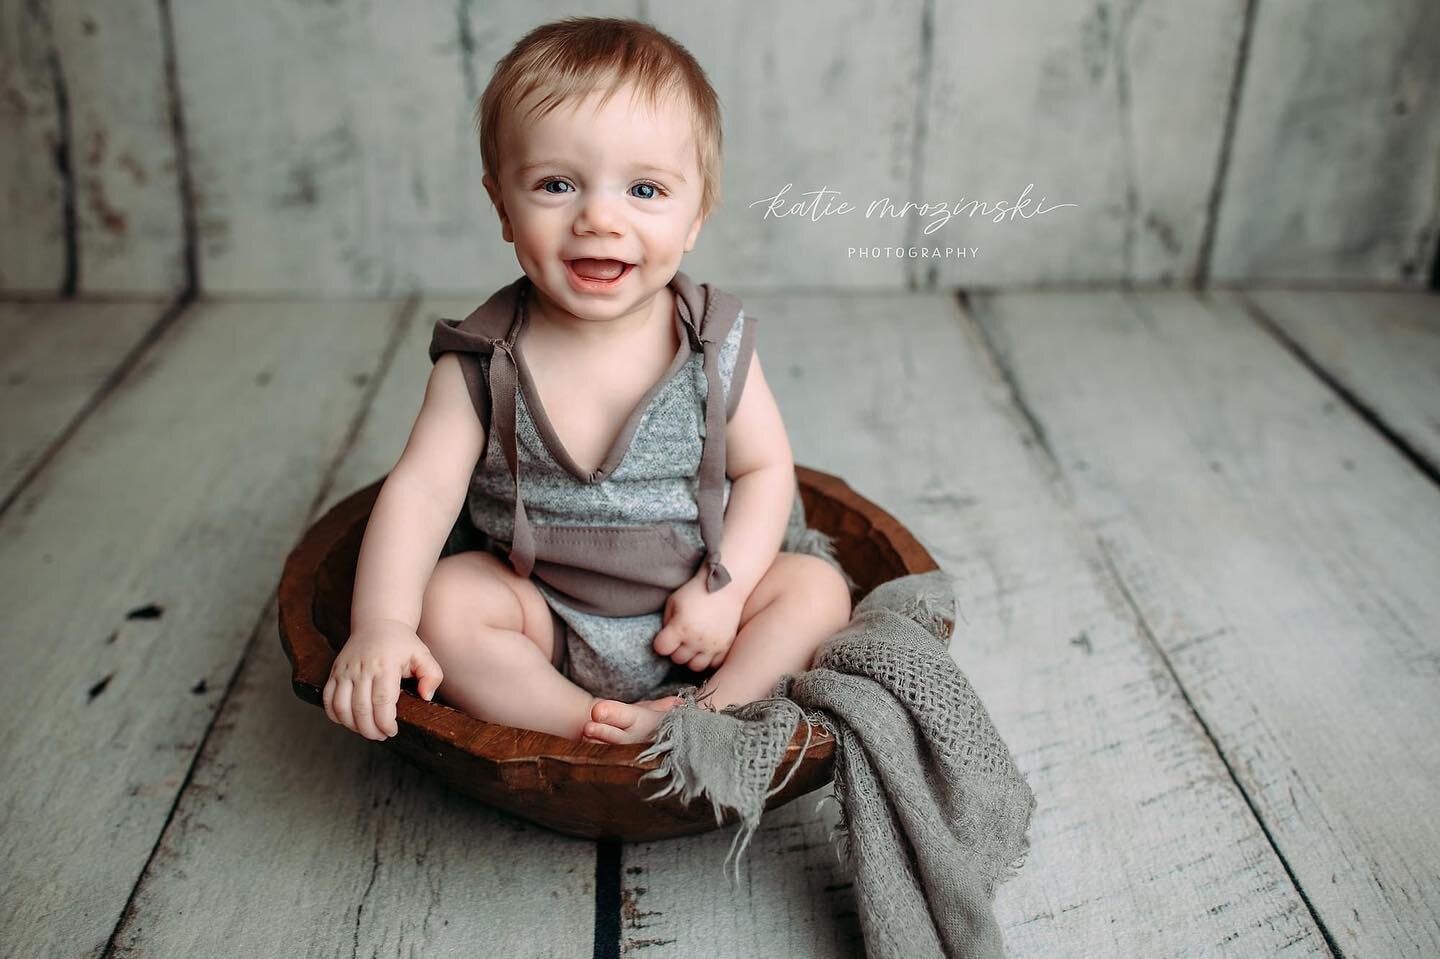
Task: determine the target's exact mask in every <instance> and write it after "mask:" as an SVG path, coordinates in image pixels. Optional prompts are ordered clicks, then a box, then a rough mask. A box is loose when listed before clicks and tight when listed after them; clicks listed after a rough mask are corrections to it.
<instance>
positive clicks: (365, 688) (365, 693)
mask: <svg viewBox="0 0 1440 959" xmlns="http://www.w3.org/2000/svg"><path fill="white" fill-rule="evenodd" d="M374 684H375V677H374V676H372V675H370V674H369V673H366V674H365V675H363V676H361V677H360V678H359V679H357V680H356V681H355V698H354V699H353V700H352V701H351V704H350V708H351V710H352V711H353V712H354V714H355V731H356V732H357V733H359V734H360V735H362V736H364V737H365V738H366V739H384V738H385V737H384V736H383V735H381V733H380V730H379V729H377V728H376V726H375V698H374V693H373V691H372V688H373V686H374Z"/></svg>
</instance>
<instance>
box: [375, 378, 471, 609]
mask: <svg viewBox="0 0 1440 959" xmlns="http://www.w3.org/2000/svg"><path fill="white" fill-rule="evenodd" d="M484 446H485V428H484V427H483V426H482V425H481V423H480V418H479V417H478V416H477V415H476V414H475V407H474V406H473V405H472V403H471V400H470V394H469V391H468V390H467V389H466V386H465V377H464V375H463V374H462V373H461V371H460V360H459V357H457V356H456V355H455V354H454V353H445V354H442V355H441V356H440V358H439V359H438V360H436V361H435V367H434V369H432V370H431V372H430V381H429V383H428V384H427V386H426V388H425V400H424V402H423V403H422V404H421V407H420V413H419V415H418V416H417V417H416V418H415V425H414V427H413V428H412V429H411V431H410V438H409V440H408V441H407V442H406V444H405V449H404V451H403V452H402V453H401V454H400V459H399V461H398V462H397V463H396V464H395V468H394V469H393V470H391V471H390V475H389V476H388V477H387V478H386V479H385V483H384V485H383V486H382V487H381V489H380V495H379V496H378V497H377V498H376V500H375V506H374V508H373V510H372V511H371V513H370V521H369V523H368V524H367V525H366V527H365V537H364V539H363V540H362V542H361V544H360V557H359V560H358V562H357V565H356V569H355V595H354V601H353V603H352V605H351V608H350V630H351V632H352V633H354V632H358V631H359V630H360V629H361V628H362V627H363V626H364V625H365V624H366V623H369V622H374V621H377V620H390V621H393V622H398V623H402V624H404V625H405V626H406V627H408V628H409V629H410V630H412V631H413V630H414V629H415V628H416V627H417V626H418V625H419V622H420V609H421V604H422V602H423V600H424V596H425V587H426V585H427V584H428V583H429V581H430V574H431V573H432V572H434V569H435V563H436V561H437V559H438V558H439V555H440V548H441V547H442V546H443V545H444V543H445V538H446V537H447V536H448V535H449V533H450V528H451V526H452V525H453V524H454V522H455V518H456V517H457V516H459V514H460V508H461V505H462V504H463V502H464V499H465V493H466V490H467V489H468V488H469V485H470V477H471V474H472V472H473V471H474V469H475V463H476V462H477V461H478V460H479V458H480V453H481V451H482V450H483V449H484Z"/></svg>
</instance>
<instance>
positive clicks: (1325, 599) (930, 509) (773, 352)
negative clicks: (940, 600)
mask: <svg viewBox="0 0 1440 959" xmlns="http://www.w3.org/2000/svg"><path fill="white" fill-rule="evenodd" d="M741 292H742V295H743V291H741ZM744 299H745V302H746V304H747V311H748V312H750V313H751V314H752V315H754V316H756V317H757V318H758V321H759V330H760V332H759V339H758V340H757V344H758V346H759V349H760V350H761V355H762V356H763V357H764V362H765V369H766V374H767V379H768V380H769V381H770V383H771V385H772V388H773V389H774V390H775V392H776V395H777V397H778V398H779V400H780V403H781V408H782V411H783V412H784V414H785V417H786V422H787V425H788V427H789V430H790V434H791V440H792V444H793V446H794V449H795V453H796V458H797V461H799V462H801V463H804V464H806V465H811V466H815V467H818V468H820V469H824V470H826V471H828V472H832V473H836V474H838V475H841V476H843V477H845V478H846V479H847V480H848V481H849V482H850V483H851V485H852V486H854V487H855V488H856V489H858V490H859V491H860V492H861V493H863V494H864V495H866V496H868V497H870V498H871V499H873V500H875V501H876V502H878V503H880V504H882V505H883V506H885V507H886V508H887V509H889V510H890V511H891V512H893V513H894V514H895V515H896V516H897V517H899V519H900V520H901V521H902V522H904V523H905V524H906V525H908V526H909V527H910V528H911V529H912V530H914V531H915V532H916V533H917V535H919V536H920V538H921V539H922V541H923V542H924V543H925V544H926V545H927V547H928V548H929V549H930V550H931V551H932V552H933V553H934V554H935V555H936V557H937V559H938V560H939V561H940V563H941V564H942V565H943V566H945V567H946V568H947V569H949V570H951V571H952V572H953V573H955V575H956V577H957V580H958V583H959V587H960V600H961V605H962V613H963V618H962V621H961V622H960V623H959V624H957V629H956V633H955V637H954V639H953V641H952V646H951V651H952V655H954V656H955V658H956V660H957V662H959V664H960V666H961V668H962V669H964V670H965V672H966V673H967V675H968V676H969V677H970V678H971V680H972V682H973V683H974V684H975V686H976V688H977V689H978V690H979V691H980V693H981V695H982V697H983V698H984V699H985V701H986V703H987V705H988V706H989V708H990V711H991V714H992V716H993V717H994V718H995V721H996V723H997V725H998V726H999V728H1000V730H1001V733H1002V734H1003V735H1004V736H1005V738H1006V740H1007V741H1008V742H1009V743H1010V745H1011V747H1012V748H1013V749H1014V751H1015V753H1016V756H1017V759H1018V760H1019V762H1020V765H1021V767H1022V769H1023V770H1024V771H1025V773H1026V775H1027V777H1028V778H1029V780H1030V782H1031V785H1032V786H1033V787H1034V788H1035V791H1036V794H1037V800H1038V804H1039V805H1038V808H1037V812H1036V817H1035V820H1034V824H1033V826H1032V831H1031V839H1032V843H1033V849H1032V853H1031V856H1030V859H1029V862H1028V863H1027V865H1026V867H1025V869H1024V870H1023V871H1022V872H1021V874H1020V876H1019V878H1017V879H1015V880H1014V881H1012V882H1011V883H1009V884H1007V885H1005V886H1002V887H1001V891H1000V896H999V899H998V900H997V911H998V914H999V916H1000V919H1001V923H1002V926H1003V927H1004V929H1005V931H1006V937H1007V942H1008V944H1009V947H1010V950H1011V954H1013V955H1015V956H1037V957H1040V956H1043V957H1057V956H1064V957H1068V956H1076V957H1080V956H1085V957H1089V956H1117V957H1132V956H1147V957H1149V956H1180V955H1186V956H1192V955H1206V956H1209V955H1232V956H1237V957H1249V956H1262V955H1264V956H1268V955H1275V954H1277V953H1281V952H1283V953H1284V954H1285V955H1315V956H1346V957H1351V956H1353V957H1370V956H1428V955H1436V954H1440V923H1437V920H1436V916H1437V915H1440V877H1437V875H1436V871H1435V868H1434V864H1435V863H1436V862H1437V861H1440V826H1437V825H1436V820H1435V817H1434V816H1433V815H1429V813H1431V812H1432V811H1433V810H1434V808H1435V806H1436V804H1435V801H1434V799H1433V794H1434V793H1435V788H1436V784H1437V782H1440V748H1437V745H1436V744H1437V743H1440V705H1437V704H1440V695H1437V693H1440V589H1437V588H1436V586H1435V584H1436V583H1440V489H1437V488H1436V486H1437V480H1436V478H1437V475H1440V474H1437V457H1440V390H1437V389H1436V386H1437V385H1440V297H1436V296H1433V295H1425V294H1398V293H1357V292H1346V293H1327V292H1320V291H1306V292H1303V293H1302V292H1295V291H1284V290H1268V291H1249V292H1240V291H1213V292H1209V293H1201V294H1198V295H1197V294H1191V293H1184V292H1166V293H1120V292H1095V291H1090V292H1083V293H1081V292H1073V293H1071V292H1046V293H1023V294H1022V293H1014V294H989V295H985V296H980V295H976V296H974V297H971V298H965V297H953V296H937V295H881V294H866V295H859V296H854V295H845V296H824V295H794V296H784V295H765V296H760V295H755V296H744ZM473 305H474V302H470V301H426V300H420V301H418V302H414V301H412V302H404V303H401V302H348V303H340V302H294V303H287V302H274V301H243V302H240V301H237V302H218V303H216V302H203V303H198V304H191V305H189V306H188V307H186V308H184V309H183V310H180V311H178V312H176V311H170V310H167V306H166V304H164V303H160V302H153V303H149V302H144V301H134V302H127V303H123V304H42V305H36V304H18V303H16V304H0V333H4V334H5V339H6V342H7V346H8V347H9V349H8V351H7V354H6V356H5V357H4V359H3V360H0V390H3V393H0V396H3V397H4V399H5V401H6V402H5V403H4V406H3V407H0V429H3V431H4V432H3V436H4V440H5V442H4V445H3V447H0V574H3V576H0V610H3V611H4V612H3V614H0V615H3V623H4V629H3V632H0V653H3V655H4V657H5V661H6V664H7V668H6V670H4V671H3V673H0V695H3V696H4V701H5V702H6V704H7V707H8V708H7V709H6V711H5V715H4V718H3V720H0V724H3V725H0V732H3V734H4V735H3V745H0V784H3V785H0V789H3V791H4V805H3V808H4V810H5V813H4V820H3V843H4V845H3V851H4V860H3V861H4V862H5V863H6V869H5V870H4V871H3V873H0V902H3V903H4V905H5V907H6V908H5V909H4V910H3V911H0V942H4V943H5V944H6V945H5V948H4V950H3V951H4V952H5V953H6V954H14V955H25V956H32V955H33V956H43V955H56V956H122V955H123V956H132V955H133V956H172V955H196V956H200V955H217V956H219V955H225V956H229V955H237V956H238V955H244V956H268V955H287V956H289V955H295V956H300V955H304V956H331V955H336V956H340V955H344V956H351V955H358V954H366V955H370V954H375V955H381V954H384V955H391V954H395V955H412V954H414V955H425V956H450V955H455V956H460V955H504V956H507V957H509V956H582V955H595V956H619V955H630V956H640V955H644V956H652V957H666V956H679V955H682V954H690V955H697V954H698V955H706V956H816V957H820V956H859V955H863V944H862V939H861V935H860V929H859V926H858V922H857V919H856V916H855V904H854V901H853V897H852V893H851V889H850V886H849V884H848V883H847V882H846V880H845V878H844V876H843V874H842V873H841V871H840V869H839V867H838V866H837V864H836V861H835V856H834V854H833V852H832V850H831V848H830V846H829V844H828V841H827V838H826V837H827V832H828V829H829V827H830V826H831V825H832V824H833V822H834V819H835V816H836V813H835V811H834V808H833V804H831V803H826V804H824V805H823V806H822V807H820V808H819V809H818V810H817V809H816V804H817V801H818V800H819V799H820V798H821V797H823V796H825V795H828V792H829V791H828V789H827V790H820V791H816V792H814V793H812V794H810V795H809V796H806V797H802V798H801V799H799V800H797V801H795V802H794V803H791V804H790V805H788V806H786V807H784V808H783V809H780V810H777V811H775V812H773V813H771V814H769V815H767V817H766V819H765V822H764V824H763V825H762V827H761V831H760V832H759V833H758V834H757V836H756V838H755V840H754V841H753V842H752V843H751V845H750V847H749V849H748V850H747V853H746V858H745V860H744V861H743V862H742V863H741V870H740V871H741V877H742V880H743V882H742V885H741V887H740V888H739V889H737V890H732V889H731V888H730V887H729V885H728V883H727V882H726V880H725V879H724V878H722V876H721V874H720V863H721V860H722V859H723V858H724V855H725V852H726V850H727V849H728V847H729V844H730V840H731V837H732V832H733V827H730V828H727V829H726V830H723V831H720V832H715V833H710V834H707V835H704V836H697V837H690V838H686V839H680V840H672V841H667V842H660V843H646V844H633V845H624V846H620V845H618V844H606V843H602V844H595V843H589V842H584V841H580V840H575V839H572V838H570V837H566V836H559V835H555V834H552V833H549V832H547V831H545V830H543V829H540V828H538V827H534V826H531V825H530V824H528V823H525V822H523V821H519V820H516V819H513V818H511V817H508V816H505V815H504V814H501V813H497V812H494V811H493V810H490V809H488V808H487V807H484V806H482V805H480V804H477V803H474V802H471V801H469V800H468V799H465V798H464V797H459V796H456V795H452V794H451V793H449V792H447V791H446V790H444V789H442V788H440V787H438V786H436V785H435V784H434V783H433V782H431V781H430V780H429V779H428V778H426V777H424V776H422V775H421V774H419V773H418V772H417V771H415V770H413V769H411V768H410V767H409V766H407V765H406V764H405V763H403V762H401V761H400V760H398V759H396V758H395V757H393V756H392V755H391V754H390V752H388V751H387V750H386V749H385V748H384V747H382V746H380V745H379V744H376V743H370V742H368V741H365V740H363V739H361V738H360V737H358V736H356V735H354V734H352V733H349V732H348V731H345V730H342V729H340V728H339V727H337V726H334V725H333V724H331V723H330V722H329V721H328V720H327V719H326V718H325V716H324V714H323V712H321V711H320V710H318V709H316V708H315V707H312V706H309V705H307V704H304V703H302V702H300V701H299V700H298V699H296V698H295V697H294V696H293V694H292V693H291V692H290V689H289V683H288V667H287V664H286V662H285V658H284V655H283V653H282V652H281V650H280V648H279V644H278V640H277V635H276V627H275V610H274V603H273V600H274V588H275V582H276V579H277V578H278V576H279V572H280V566H281V563H282V561H283V559H284V556H285V554H286V552H287V551H288V549H289V547H290V546H291V545H293V543H294V541H295V539H296V538H298V536H299V535H300V533H301V531H302V530H303V529H304V528H305V527H306V526H307V525H308V524H309V523H310V522H312V521H313V520H314V519H315V518H316V517H317V516H318V515H319V514H320V513H321V512H323V511H324V510H325V509H328V508H329V506H330V505H331V504H333V503H334V502H336V501H337V500H338V499H340V498H342V497H343V496H345V495H347V494H348V493H349V492H351V491H352V490H354V489H355V488H357V487H359V486H362V485H365V484H366V483H369V482H370V481H372V480H373V479H375V478H376V477H378V476H380V475H382V474H383V473H384V472H386V471H387V470H388V469H389V468H390V467H391V466H392V465H393V463H394V461H395V458H396V457H397V456H398V455H399V452H400V449H401V448H402V446H403V444H404V440H405V437H406V435H407V432H408V428H409V426H410V424H411V422H412V421H413V417H414V415H415V412H416V410H417V409H418V407H419V403H420V398H421V396H422V393H423V388H424V383H425V377H426V376H427V374H428V372H429V369H430V364H429V362H428V360H427V359H426V356H425V346H426V344H427V343H428V340H429V331H430V327H431V325H432V324H433V321H434V318H435V317H436V316H437V315H444V316H460V315H463V314H464V313H465V312H467V311H468V310H469V309H470V308H471V307H472V306H473ZM77 342H83V343H85V344H86V349H85V350H83V351H79V352H80V358H79V362H77V361H76V359H75V354H76V352H77V351H75V350H73V349H69V350H68V351H67V350H66V348H67V347H70V346H71V345H73V344H75V343H77ZM70 544H74V545H75V546H79V547H80V548H67V547H69V546H70ZM82 544H83V545H82Z"/></svg>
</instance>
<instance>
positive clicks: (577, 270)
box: [565, 257, 633, 283]
mask: <svg viewBox="0 0 1440 959" xmlns="http://www.w3.org/2000/svg"><path fill="white" fill-rule="evenodd" d="M565 264H566V265H567V266H568V267H569V268H570V269H571V271H572V272H574V274H575V275H576V276H578V277H580V278H581V279H585V280H593V281H595V282H598V283H609V282H612V281H614V280H618V279H620V277H622V276H624V275H625V274H626V273H627V272H628V271H629V270H630V268H631V266H632V265H633V264H630V263H626V262H625V261H624V260H597V259H593V258H590V257H585V258H582V259H578V260H566V261H565Z"/></svg>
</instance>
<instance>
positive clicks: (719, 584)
mask: <svg viewBox="0 0 1440 959" xmlns="http://www.w3.org/2000/svg"><path fill="white" fill-rule="evenodd" d="M670 288H671V290H672V291H673V292H674V294H675V297H676V312H675V317H674V319H675V325H676V328H677V330H678V331H679V333H680V341H681V342H680V347H679V349H678V350H677V352H676V354H675V358H674V360H673V361H672V362H671V364H670V366H669V368H668V370H667V372H666V374H665V376H664V377H663V378H662V379H661V380H660V382H659V383H657V384H655V385H654V386H653V387H652V388H651V389H650V390H649V392H647V393H646V394H645V396H644V397H643V398H642V399H641V400H640V403H639V404H638V405H637V406H636V408H635V409H634V410H633V411H632V412H631V414H630V416H629V418H628V419H627V420H626V422H625V425H624V427H623V428H622V429H621V431H620V435H619V436H618V437H617V438H616V440H615V442H614V445H613V446H612V447H611V449H610V450H609V452H608V453H607V454H606V457H605V460H604V462H603V463H602V464H601V465H600V466H599V468H597V469H595V470H593V471H586V470H583V469H582V468H580V467H579V466H577V465H576V464H575V462H574V460H572V459H571V457H570V456H569V454H568V452H567V451H566V450H565V449H564V447H563V445H562V444H561V443H560V441H559V439H558V437H557V436H556V433H555V430H554V428H553V426H552V424H551V422H550V419H549V417H548V416H547V415H546V412H545V409H544V407H543V406H542V405H541V403H540V398H539V395H538V393H537V390H536V387H535V381H534V379H533V377H532V376H531V374H530V369H529V366H528V364H527V363H526V361H525V354H524V336H525V319H526V315H527V310H526V302H527V299H528V298H529V297H530V296H533V295H534V294H533V292H532V291H531V290H532V288H531V281H530V279H529V277H527V276H521V277H520V278H519V279H517V280H515V281H514V282H512V283H510V284H509V285H507V286H505V287H503V288H501V289H500V290H498V291H496V292H495V293H494V294H492V295H491V297H490V298H489V299H488V300H486V301H485V302H484V303H483V304H481V305H480V306H479V307H477V308H476V309H475V310H474V311H473V312H472V313H471V314H470V315H469V316H467V317H466V318H465V319H464V320H462V321H457V320H449V319H440V320H437V321H436V323H435V329H434V333H433V337H432V340H431V344H430V360H431V362H432V363H433V362H434V361H435V360H436V359H438V358H439V357H440V355H441V354H443V353H446V352H450V351H454V352H457V353H458V354H459V355H460V360H461V369H462V370H463V371H464V375H465V381H466V385H467V386H468V387H469V391H470V397H471V400H472V402H473V403H474V405H475V409H476V413H477V414H478V415H479V417H480V420H481V422H482V423H483V424H485V425H486V432H487V437H486V442H485V450H484V452H483V453H482V455H481V457H480V460H479V462H478V463H477V464H476V467H475V471H474V474H473V476H472V477H471V481H470V488H469V492H468V494H467V497H466V503H465V508H464V509H463V510H462V511H461V515H460V517H459V518H458V519H457V521H456V527H455V530H454V531H453V532H452V536H451V539H450V541H449V542H447V544H446V553H449V552H456V551H459V550H461V549H467V548H479V549H485V550H488V551H490V552H491V553H493V554H494V555H496V556H499V557H501V558H502V559H505V560H507V561H508V562H509V564H510V565H511V567H512V568H513V569H514V570H515V572H516V573H517V574H518V575H520V576H526V577H529V578H530V579H531V581H532V582H534V583H535V585H536V587H537V588H538V589H539V591H540V593H541V595H543V596H544V597H545V600H546V602H547V604H548V605H549V606H550V609H551V613H552V619H553V622H554V626H555V648H554V656H553V661H554V663H555V666H556V668H557V669H559V670H561V672H562V673H563V674H564V675H566V676H568V677H569V678H570V679H571V680H572V681H574V682H575V683H576V684H577V685H579V686H581V687H582V688H584V689H586V690H588V691H590V692H591V693H593V694H594V695H597V696H601V697H604V698H609V699H619V700H621V701H625V702H630V701H634V700H636V699H641V698H647V697H649V696H652V695H654V694H656V692H657V690H658V689H659V687H660V686H661V684H663V683H664V682H665V680H666V679H667V677H670V678H672V679H673V678H675V677H682V678H683V677H695V676H697V675H703V674H695V673H690V672H689V671H688V670H684V669H683V667H677V666H675V664H674V663H673V662H672V661H671V660H670V659H669V657H666V656H661V655H659V654H658V653H656V652H655V651H654V649H653V648H652V647H651V643H652V641H653V640H654V638H655V634H656V633H658V632H659V631H660V628H661V626H662V625H663V623H662V619H663V611H664V607H665V601H666V599H667V598H668V597H669V595H670V593H672V592H674V591H675V590H676V589H678V588H679V587H681V586H682V585H684V584H685V583H686V582H687V581H688V580H689V579H690V578H691V577H692V576H693V575H694V574H695V572H696V571H697V570H698V569H699V568H700V565H701V563H702V562H704V563H708V564H709V573H708V575H707V579H706V587H707V589H709V590H710V591H711V592H714V591H715V590H717V589H721V588H723V587H724V586H725V585H726V584H727V583H729V582H730V574H729V572H728V571H727V570H726V569H725V567H724V565H723V564H722V563H721V561H720V539H721V535H722V533H723V519H724V510H725V506H726V505H727V504H728V503H729V499H730V486H731V482H730V480H729V478H728V477H726V476H725V443H724V439H725V423H726V422H727V421H728V420H729V419H730V417H731V416H732V415H733V414H734V412H735V409H736V407H737V405H738V402H739V398H740V391H741V390H742V389H743V388H744V383H745V374H746V371H747V369H748V367H749V359H750V354H751V353H752V352H753V348H754V347H753V344H754V338H755V326H754V323H755V320H754V318H753V317H746V316H745V314H744V312H743V310H742V309H741V307H740V301H739V300H738V299H737V298H736V297H735V296H733V295H732V294H729V293H726V292H724V291H722V290H719V289H716V288H714V287H713V286H711V285H710V284H699V285H697V284H695V283H694V282H693V281H692V280H691V279H690V278H689V277H688V276H687V275H686V274H685V273H683V272H677V273H676V274H675V277H674V278H673V279H672V280H671V281H670ZM797 546H798V547H799V549H800V550H802V551H805V552H811V553H814V554H816V555H820V556H822V557H823V558H825V559H828V560H830V562H832V563H834V564H835V565H836V566H837V567H838V565H839V564H838V563H836V562H835V560H834V558H833V546H832V545H831V543H830V541H829V538H828V537H826V536H825V535H824V534H823V533H820V532H819V531H817V530H809V529H806V528H805V525H804V508H803V506H802V505H801V502H800V497H799V495H798V492H797V495H796V497H795V504H794V506H793V507H792V512H791V522H790V526H789V528H788V529H787V530H786V537H785V542H784V543H782V547H781V548H782V549H786V548H787V547H791V548H794V547H797Z"/></svg>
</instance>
